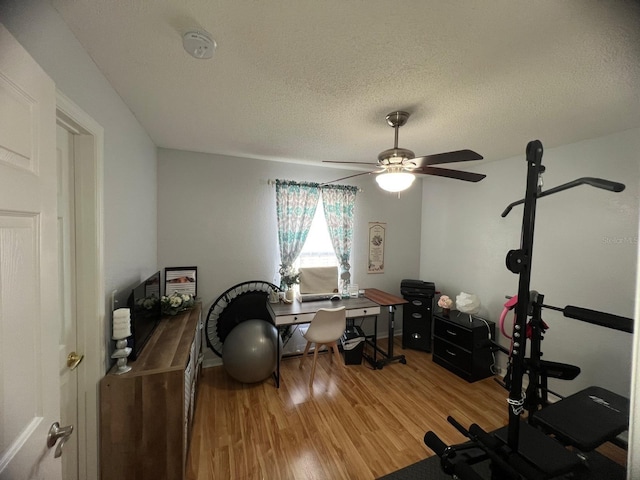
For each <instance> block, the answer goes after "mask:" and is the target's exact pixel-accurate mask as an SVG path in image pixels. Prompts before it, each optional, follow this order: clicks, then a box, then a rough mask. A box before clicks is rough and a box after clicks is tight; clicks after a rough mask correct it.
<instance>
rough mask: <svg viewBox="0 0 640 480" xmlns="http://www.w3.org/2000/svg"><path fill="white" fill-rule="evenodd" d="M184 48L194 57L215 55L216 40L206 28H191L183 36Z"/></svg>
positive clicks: (201, 57) (202, 57)
mask: <svg viewBox="0 0 640 480" xmlns="http://www.w3.org/2000/svg"><path fill="white" fill-rule="evenodd" d="M182 45H183V46H184V49H185V50H186V51H187V52H188V53H189V55H191V56H192V57H194V58H198V59H205V58H211V57H213V51H214V50H215V49H216V46H217V45H216V42H215V40H214V39H213V38H211V35H209V34H208V33H207V32H205V31H204V30H191V31H189V32H187V33H185V34H184V35H183V36H182Z"/></svg>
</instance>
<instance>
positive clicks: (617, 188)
mask: <svg viewBox="0 0 640 480" xmlns="http://www.w3.org/2000/svg"><path fill="white" fill-rule="evenodd" d="M578 185H591V186H592V187H596V188H602V189H603V190H608V191H610V192H622V191H623V190H624V188H625V186H624V184H622V183H618V182H612V181H610V180H604V179H602V178H594V177H582V178H578V179H576V180H573V181H572V182H569V183H565V184H564V185H559V186H557V187H554V188H550V189H549V190H545V191H544V192H539V193H538V194H537V195H536V198H542V197H546V196H547V195H553V194H554V193H558V192H562V191H563V190H569V189H570V188H573V187H577V186H578ZM524 202H525V199H524V198H523V199H522V200H518V201H517V202H513V203H511V204H509V206H508V207H507V208H505V209H504V212H502V214H501V217H503V218H504V217H506V216H507V215H509V212H511V209H512V208H513V207H515V206H516V205H520V204H522V203H524Z"/></svg>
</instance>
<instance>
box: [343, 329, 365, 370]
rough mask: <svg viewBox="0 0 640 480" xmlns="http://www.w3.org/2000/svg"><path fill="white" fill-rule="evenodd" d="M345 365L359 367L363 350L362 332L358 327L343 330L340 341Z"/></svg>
mask: <svg viewBox="0 0 640 480" xmlns="http://www.w3.org/2000/svg"><path fill="white" fill-rule="evenodd" d="M340 344H341V347H342V353H343V355H344V364H345V365H360V364H361V363H362V352H363V350H364V332H363V331H362V329H361V328H360V327H357V326H353V327H349V329H347V330H345V332H344V334H343V335H342V338H341V339H340Z"/></svg>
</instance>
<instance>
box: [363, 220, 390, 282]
mask: <svg viewBox="0 0 640 480" xmlns="http://www.w3.org/2000/svg"><path fill="white" fill-rule="evenodd" d="M386 230H387V224H386V223H383V222H369V259H368V264H367V273H384V244H385V236H386Z"/></svg>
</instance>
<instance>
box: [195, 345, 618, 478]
mask: <svg viewBox="0 0 640 480" xmlns="http://www.w3.org/2000/svg"><path fill="white" fill-rule="evenodd" d="M394 348H395V354H399V353H402V354H404V355H406V359H407V364H406V365H403V364H401V363H399V362H394V363H391V364H389V365H387V366H385V367H384V368H383V369H382V370H373V369H372V368H371V367H370V365H369V364H368V363H366V362H363V363H362V365H346V366H345V365H342V366H339V365H337V362H336V361H335V359H334V361H333V363H331V362H330V360H331V359H330V356H329V355H328V354H322V355H320V356H319V359H318V366H317V368H316V374H315V381H314V386H313V388H312V389H311V388H310V387H309V385H308V383H309V375H310V371H311V363H312V362H310V361H307V362H306V363H305V366H304V368H303V369H302V370H300V369H299V368H298V365H299V359H298V358H286V359H284V360H283V361H282V366H281V375H282V381H281V385H280V388H279V389H276V388H275V384H274V381H273V379H269V380H266V381H264V382H262V383H258V384H251V385H244V384H241V383H239V382H237V381H235V380H233V379H232V378H231V377H229V376H228V375H227V374H226V372H225V371H224V369H223V368H222V367H215V368H209V369H204V370H203V375H202V377H201V380H200V386H199V393H198V399H197V404H196V414H195V420H194V429H193V436H192V439H191V446H190V453H189V459H188V465H187V479H188V480H210V479H216V480H218V479H225V480H227V479H229V480H233V479H266V480H271V479H283V480H286V479H295V480H303V479H318V480H323V479H331V480H335V479H345V480H357V479H363V480H371V479H375V478H377V477H380V476H382V475H385V474H387V473H390V472H393V471H395V470H398V469H400V468H402V467H405V466H407V465H410V464H412V463H414V462H417V461H418V460H421V459H423V458H426V457H429V456H432V455H433V452H432V451H431V450H429V449H428V448H427V447H426V446H425V445H424V443H423V437H424V434H425V433H426V432H427V431H428V430H433V431H435V432H436V433H437V434H438V435H439V436H440V438H442V440H443V441H444V442H445V443H449V444H450V443H460V442H463V441H465V440H466V439H465V437H464V436H462V435H461V434H460V433H459V432H458V431H457V430H456V429H455V428H454V427H453V426H451V425H450V424H449V423H447V420H446V418H447V416H448V415H452V416H453V417H454V418H456V419H457V420H458V421H459V422H460V423H461V424H462V425H464V426H465V427H468V426H469V425H470V424H471V423H477V424H478V425H479V426H481V427H482V428H484V429H485V430H493V429H496V428H498V427H501V426H503V425H505V424H506V423H507V406H506V397H507V392H506V391H505V390H504V389H502V388H501V387H500V386H499V385H498V384H497V383H496V382H494V381H493V379H492V378H488V379H485V380H481V381H479V382H475V383H467V382H466V381H464V380H462V379H460V378H459V377H457V376H455V375H453V374H452V373H450V372H449V371H447V370H445V369H444V368H442V367H440V366H438V365H436V364H434V363H433V362H432V360H431V354H429V353H425V352H420V351H416V350H403V349H402V348H401V345H400V342H399V341H398V339H396V345H395V347H394ZM622 458H623V459H624V454H622Z"/></svg>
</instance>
